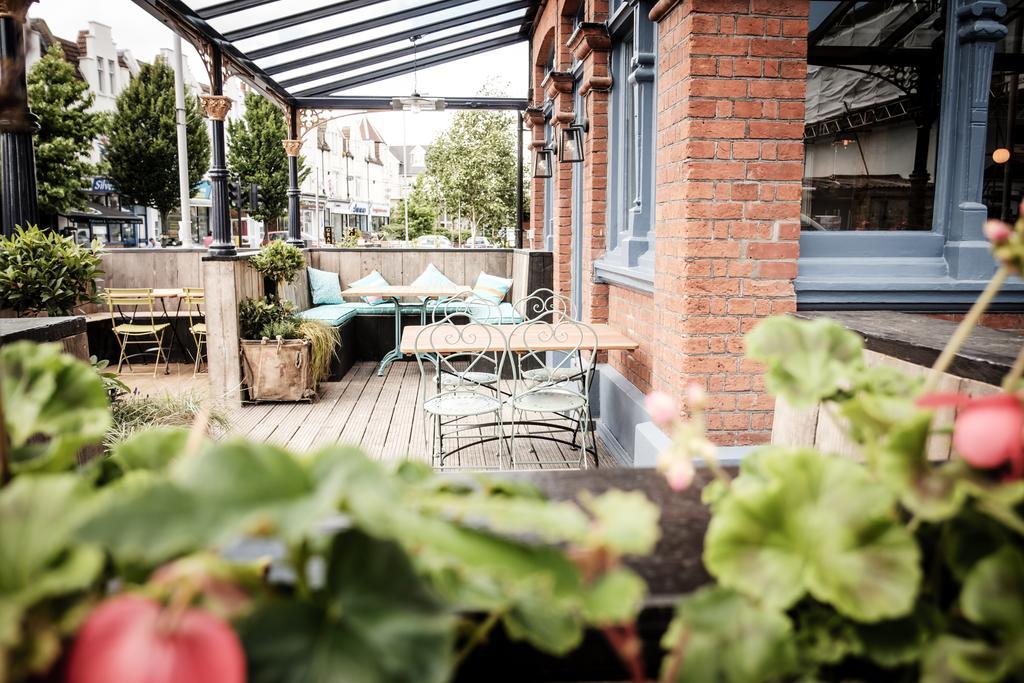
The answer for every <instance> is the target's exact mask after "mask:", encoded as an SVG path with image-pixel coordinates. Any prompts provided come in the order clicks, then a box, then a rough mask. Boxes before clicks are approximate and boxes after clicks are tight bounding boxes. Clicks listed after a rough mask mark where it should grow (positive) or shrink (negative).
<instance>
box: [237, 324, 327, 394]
mask: <svg viewBox="0 0 1024 683" xmlns="http://www.w3.org/2000/svg"><path fill="white" fill-rule="evenodd" d="M241 347H242V349H241V350H242V381H243V382H244V383H245V387H246V391H247V392H248V395H249V400H250V401H312V400H313V399H314V398H316V391H315V389H314V388H313V373H312V372H311V369H310V348H311V346H310V343H309V341H308V340H306V339H283V340H282V339H278V340H275V339H263V340H245V339H243V340H242V342H241Z"/></svg>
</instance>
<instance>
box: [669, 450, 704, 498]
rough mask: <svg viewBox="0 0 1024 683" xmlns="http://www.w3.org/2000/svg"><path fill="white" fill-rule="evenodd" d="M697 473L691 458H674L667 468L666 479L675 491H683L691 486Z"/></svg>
mask: <svg viewBox="0 0 1024 683" xmlns="http://www.w3.org/2000/svg"><path fill="white" fill-rule="evenodd" d="M696 473H697V471H696V470H695V469H694V467H693V463H692V462H690V459H689V458H674V459H673V460H672V462H670V463H669V465H668V467H666V468H665V479H666V481H668V485H669V487H670V488H671V489H672V490H673V491H682V490H684V489H687V488H689V487H690V484H691V483H693V477H694V475H695V474H696Z"/></svg>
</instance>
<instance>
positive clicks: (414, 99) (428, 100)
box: [391, 35, 445, 114]
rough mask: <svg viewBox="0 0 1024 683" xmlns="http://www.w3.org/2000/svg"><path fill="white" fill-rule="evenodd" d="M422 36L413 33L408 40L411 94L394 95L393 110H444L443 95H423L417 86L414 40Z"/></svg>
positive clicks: (413, 111)
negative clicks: (410, 45)
mask: <svg viewBox="0 0 1024 683" xmlns="http://www.w3.org/2000/svg"><path fill="white" fill-rule="evenodd" d="M422 37H423V36H421V35H415V36H413V37H412V38H410V39H409V40H410V41H412V95H411V96H410V97H396V98H394V99H392V100H391V108H392V109H394V110H395V111H411V112H412V113H413V114H419V113H420V112H421V111H444V107H445V101H444V98H443V97H423V96H422V95H420V89H419V87H418V86H417V72H418V68H417V54H416V41H418V40H419V39H420V38H422Z"/></svg>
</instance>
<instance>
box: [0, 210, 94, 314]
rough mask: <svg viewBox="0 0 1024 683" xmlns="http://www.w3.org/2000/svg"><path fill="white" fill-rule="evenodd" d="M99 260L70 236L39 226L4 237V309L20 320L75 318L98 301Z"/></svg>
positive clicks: (0, 294)
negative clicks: (31, 317) (80, 308)
mask: <svg viewBox="0 0 1024 683" xmlns="http://www.w3.org/2000/svg"><path fill="white" fill-rule="evenodd" d="M101 265H102V262H101V261H100V258H99V257H98V256H97V255H96V254H95V253H93V252H92V251H90V250H89V249H86V248H84V247H82V246H80V245H78V244H76V243H75V242H74V240H71V239H69V238H66V237H62V236H61V235H59V234H58V233H56V232H54V231H52V230H41V229H39V227H37V226H35V225H30V226H28V227H27V228H21V227H18V228H16V229H15V233H14V234H13V235H11V236H10V237H0V309H9V310H12V311H14V312H15V313H16V314H17V316H18V317H19V318H20V317H22V316H25V315H37V314H40V313H45V314H47V315H50V316H61V315H71V313H72V312H74V309H75V306H78V305H79V304H83V303H90V302H92V301H95V299H96V277H97V276H99V275H102V274H103V271H102V270H101V269H100V266H101Z"/></svg>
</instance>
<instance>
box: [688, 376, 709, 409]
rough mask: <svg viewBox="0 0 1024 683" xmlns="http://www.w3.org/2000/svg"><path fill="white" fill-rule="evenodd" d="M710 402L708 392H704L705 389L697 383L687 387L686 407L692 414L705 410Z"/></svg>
mask: <svg viewBox="0 0 1024 683" xmlns="http://www.w3.org/2000/svg"><path fill="white" fill-rule="evenodd" d="M707 401H708V395H707V392H705V391H704V387H702V386H701V385H699V384H697V383H691V384H690V385H689V386H688V387H686V407H687V408H689V409H690V411H691V412H695V411H698V410H704V406H705V404H706V403H707Z"/></svg>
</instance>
